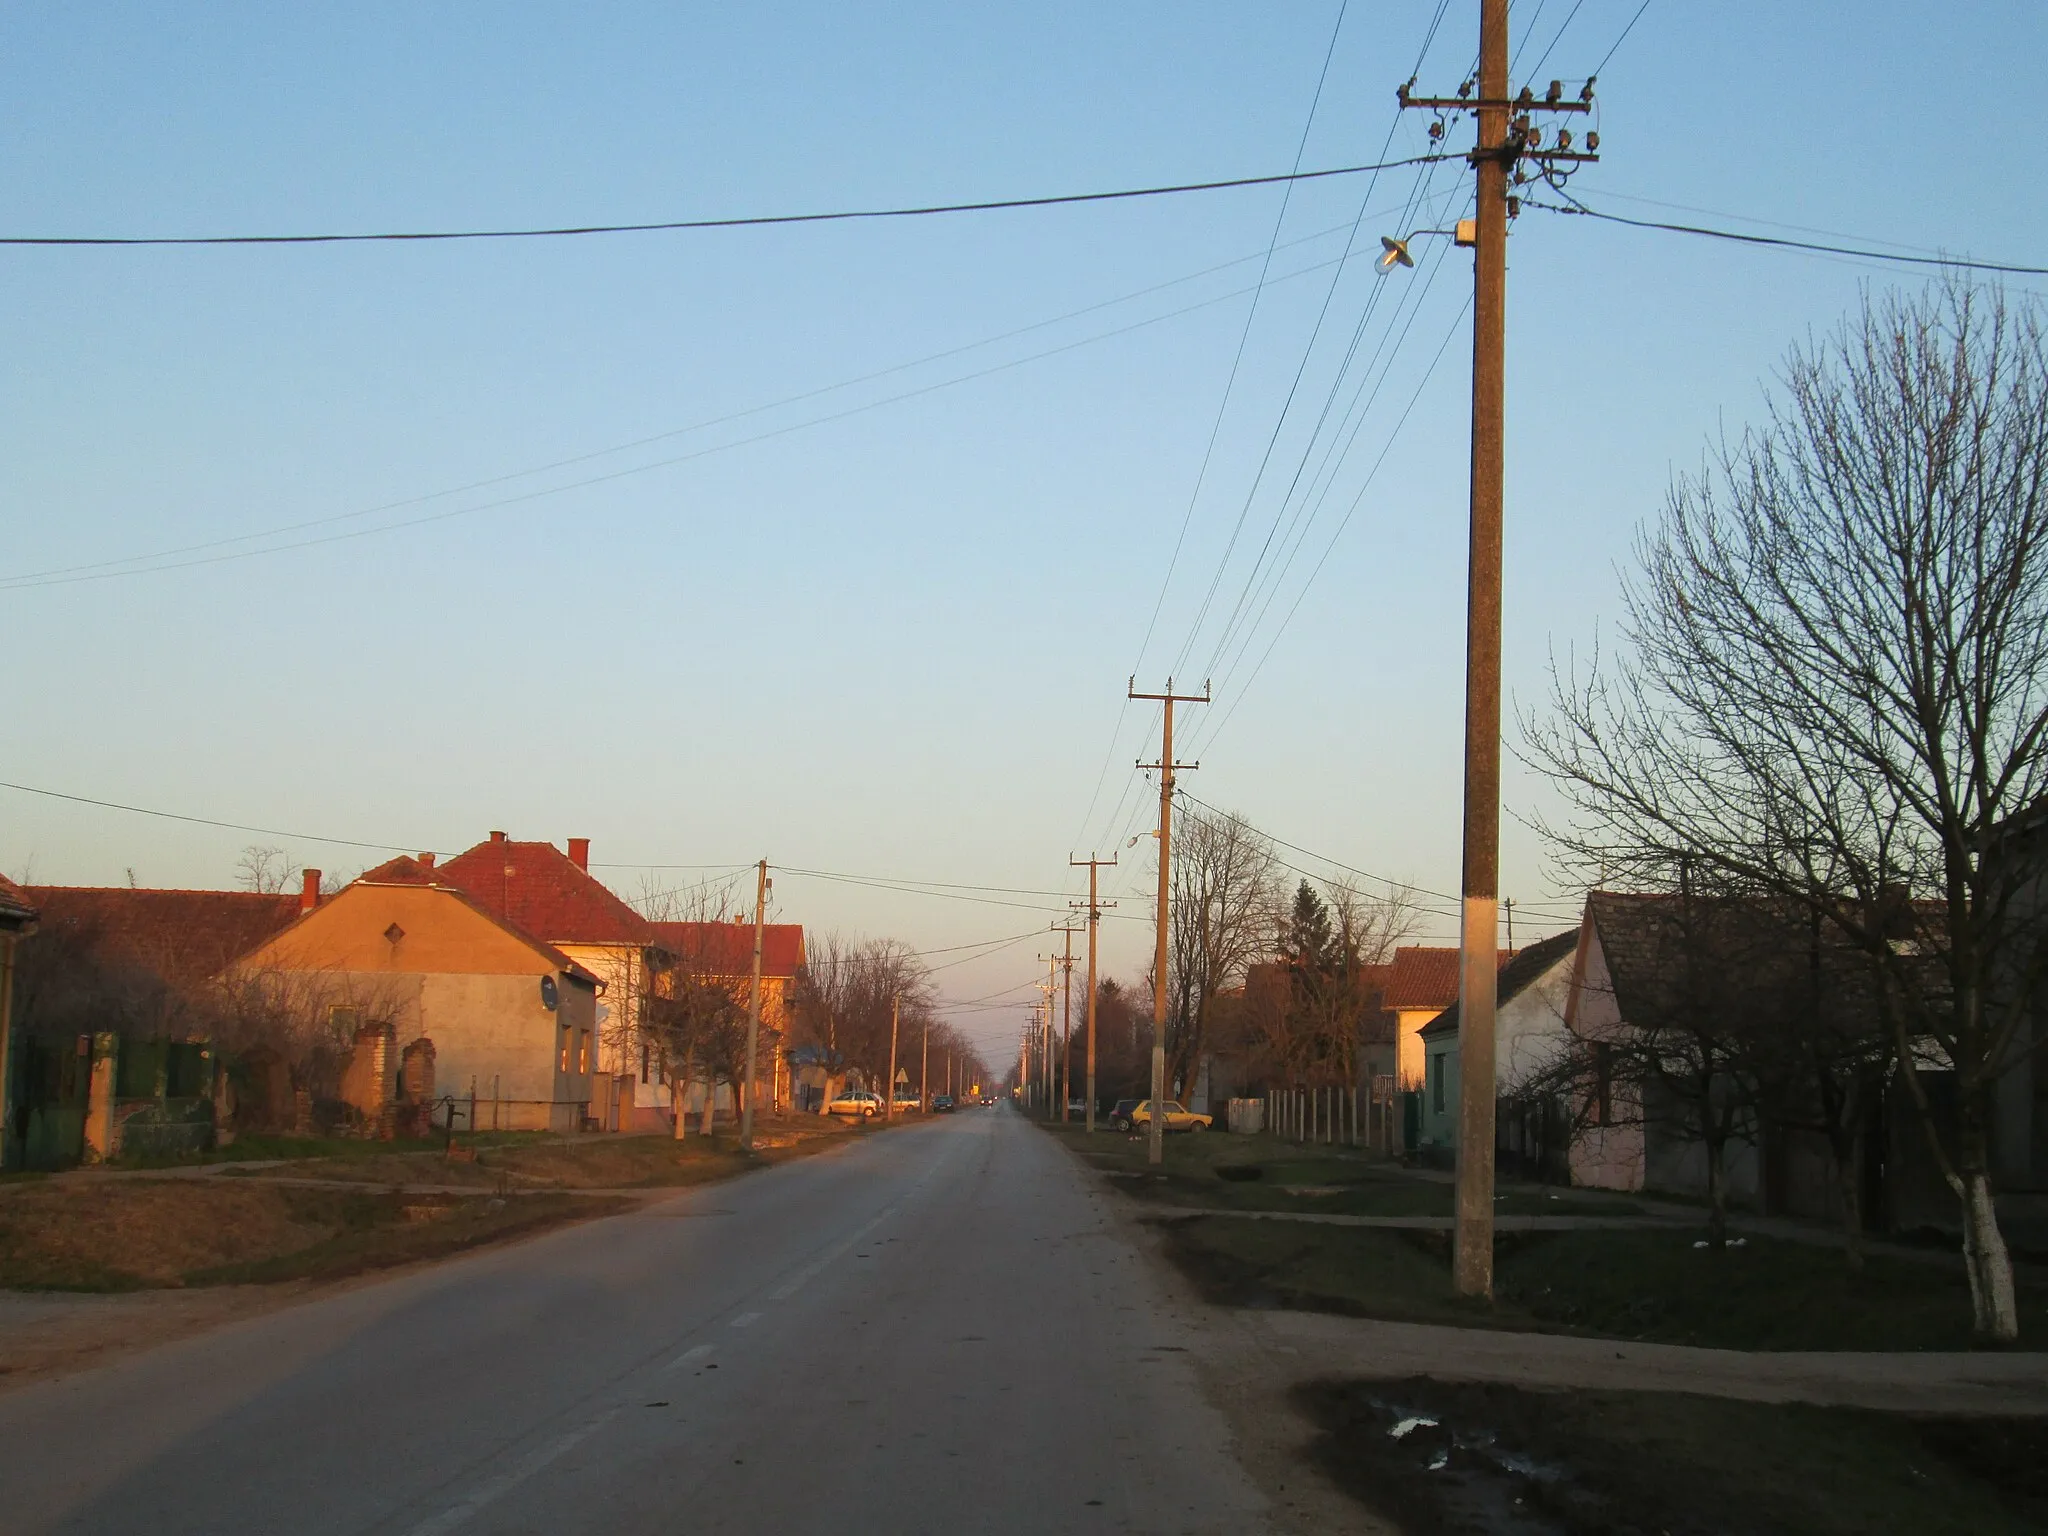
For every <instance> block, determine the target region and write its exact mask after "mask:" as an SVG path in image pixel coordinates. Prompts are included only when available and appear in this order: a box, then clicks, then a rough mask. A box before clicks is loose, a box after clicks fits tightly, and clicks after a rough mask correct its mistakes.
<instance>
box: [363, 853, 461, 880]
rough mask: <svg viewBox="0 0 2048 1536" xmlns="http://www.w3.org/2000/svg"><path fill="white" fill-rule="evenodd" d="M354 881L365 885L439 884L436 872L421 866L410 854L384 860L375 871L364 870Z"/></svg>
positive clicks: (426, 866) (423, 865)
mask: <svg viewBox="0 0 2048 1536" xmlns="http://www.w3.org/2000/svg"><path fill="white" fill-rule="evenodd" d="M356 879H357V880H359V881H361V882H362V883H363V884H365V885H434V884H436V883H439V880H440V877H439V874H438V872H437V871H435V870H434V869H432V868H431V867H429V866H428V865H425V864H422V863H421V862H420V861H419V860H418V859H416V858H414V857H412V856H411V855H410V854H405V853H401V854H400V855H399V856H398V857H397V858H395V859H386V860H385V861H384V862H383V863H382V864H379V865H378V866H377V867H376V868H375V869H366V870H364V871H363V872H362V873H361V874H360V875H357V876H356Z"/></svg>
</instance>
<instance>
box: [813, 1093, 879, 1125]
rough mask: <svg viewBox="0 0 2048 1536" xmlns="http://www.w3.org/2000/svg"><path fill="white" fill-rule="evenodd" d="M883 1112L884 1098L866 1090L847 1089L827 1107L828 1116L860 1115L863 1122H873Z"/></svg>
mask: <svg viewBox="0 0 2048 1536" xmlns="http://www.w3.org/2000/svg"><path fill="white" fill-rule="evenodd" d="M881 1112H882V1096H881V1095H880V1094H878V1093H870V1092H868V1090H867V1089H865V1088H848V1089H845V1090H844V1091H842V1092H841V1093H840V1095H839V1097H838V1098H836V1099H834V1100H833V1101H832V1102H831V1103H829V1104H827V1105H826V1106H825V1113H826V1114H828V1115H859V1116H860V1117H861V1119H863V1120H872V1119H874V1118H875V1116H877V1115H879V1114H880V1113H881Z"/></svg>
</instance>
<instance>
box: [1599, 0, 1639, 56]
mask: <svg viewBox="0 0 2048 1536" xmlns="http://www.w3.org/2000/svg"><path fill="white" fill-rule="evenodd" d="M1649 8H1650V0H1643V3H1642V4H1641V5H1639V6H1637V7H1636V13H1635V15H1633V16H1631V17H1629V19H1628V25H1627V26H1625V27H1623V28H1622V29H1621V36H1619V37H1617V38H1616V39H1615V40H1614V46H1613V47H1612V48H1610V49H1608V50H1607V52H1606V53H1604V54H1602V55H1601V57H1600V62H1599V63H1598V64H1596V65H1594V66H1593V73H1594V74H1596V75H1602V74H1605V73H1606V72H1607V63H1608V60H1610V59H1612V58H1613V57H1614V55H1615V54H1616V53H1617V52H1618V51H1620V48H1621V45H1622V44H1623V43H1625V42H1627V41H1628V35H1629V33H1631V32H1633V31H1635V29H1636V23H1637V22H1639V21H1641V20H1642V19H1643V12H1645V11H1647V10H1648V9H1649Z"/></svg>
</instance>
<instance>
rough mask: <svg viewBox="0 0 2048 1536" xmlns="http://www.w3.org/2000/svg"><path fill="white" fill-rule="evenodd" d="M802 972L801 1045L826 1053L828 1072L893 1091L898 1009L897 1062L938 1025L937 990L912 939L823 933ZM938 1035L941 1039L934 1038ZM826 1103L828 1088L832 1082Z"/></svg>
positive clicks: (904, 1060)
mask: <svg viewBox="0 0 2048 1536" xmlns="http://www.w3.org/2000/svg"><path fill="white" fill-rule="evenodd" d="M808 947H809V954H808V955H807V957H806V959H805V964H804V969H803V971H802V972H801V973H800V974H799V976H798V977H797V994H796V995H797V1010H796V1012H797V1017H798V1019H799V1020H800V1021H801V1029H802V1031H803V1033H804V1035H805V1037H806V1038H805V1041H804V1043H806V1044H810V1045H814V1046H818V1047H821V1048H822V1049H823V1050H824V1052H825V1053H826V1054H827V1058H828V1064H827V1068H826V1071H827V1074H828V1076H829V1077H832V1078H835V1079H836V1078H838V1077H840V1076H850V1077H853V1078H856V1079H858V1080H859V1081H860V1082H861V1083H863V1084H865V1085H867V1086H869V1087H873V1088H875V1089H877V1091H880V1092H884V1093H887V1094H890V1095H893V1094H894V1092H895V1085H894V1084H893V1083H889V1081H888V1078H889V1028H890V1014H891V1009H892V1007H894V1008H895V1009H896V1010H897V1013H898V1016H899V1017H898V1031H899V1036H900V1038H899V1042H898V1044H899V1050H898V1053H897V1055H898V1064H899V1066H901V1065H904V1064H906V1063H907V1062H908V1061H909V1057H908V1056H907V1055H905V1054H904V1050H903V1047H904V1046H905V1045H906V1044H907V1043H909V1042H915V1041H917V1040H918V1039H919V1037H920V1034H921V1032H922V1031H923V1030H924V1029H925V1028H926V1027H927V1025H928V1024H930V1025H931V1026H932V1027H934V1028H935V1029H936V1028H937V1027H938V1025H937V994H936V992H935V991H934V989H933V987H932V984H931V979H930V976H929V975H928V974H927V972H926V971H925V968H924V964H923V962H922V961H920V960H919V959H918V957H917V955H916V953H915V951H913V950H912V949H911V948H910V946H909V945H908V944H905V943H903V942H902V941H901V940H898V939H853V938H848V937H846V936H844V935H842V934H837V933H829V934H824V935H822V936H820V937H818V938H817V939H815V940H814V941H812V943H811V944H810V945H809V946H808ZM935 1038H940V1037H939V1036H935ZM826 1099H827V1102H828V1103H829V1102H830V1099H831V1092H830V1089H829V1087H828V1091H827V1094H826Z"/></svg>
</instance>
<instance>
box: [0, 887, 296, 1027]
mask: <svg viewBox="0 0 2048 1536" xmlns="http://www.w3.org/2000/svg"><path fill="white" fill-rule="evenodd" d="M29 894H30V898H31V899H32V900H33V901H34V902H35V904H36V905H37V906H38V907H40V908H41V909H42V914H43V915H42V931H43V933H44V935H45V936H46V937H47V938H48V939H49V940H50V941H51V943H52V944H53V945H64V946H67V947H71V948H75V949H77V950H79V951H81V952H83V953H87V954H89V955H90V956H91V957H92V958H93V960H94V961H95V962H96V963H97V964H98V965H99V966H100V967H102V968H104V969H108V970H112V971H117V972H121V973H125V975H126V976H127V977H128V978H129V979H131V980H134V981H138V982H139V981H143V980H145V979H146V980H151V981H154V982H156V983H160V984H161V985H162V986H164V987H166V988H168V989H170V990H172V991H175V992H187V993H189V992H190V991H192V990H193V989H196V988H200V987H203V986H205V985H206V984H207V983H208V982H210V981H211V980H212V979H213V978H214V977H216V976H218V975H219V974H220V973H221V972H222V971H223V970H225V969H226V968H227V965H228V963H229V962H230V961H232V960H234V959H236V958H237V957H239V956H241V955H244V954H247V953H248V952H249V951H250V950H251V949H254V948H255V947H256V946H257V945H258V944H260V943H262V942H263V941H264V940H265V939H267V938H269V937H270V936H271V935H272V934H275V933H277V932H278V931H279V930H280V929H282V928H284V927H285V926H286V925H288V924H290V923H292V922H294V921H296V920H297V918H298V916H299V914H300V913H302V912H306V911H310V910H311V909H312V908H313V907H314V906H315V905H317V904H318V903H319V900H320V871H319V870H317V869H309V870H306V871H305V872H304V876H303V879H302V883H301V888H300V889H299V890H297V891H295V892H288V893H281V894H272V893H268V892H255V891H180V890H148V889H138V888H136V887H133V886H77V885H40V886H35V887H33V888H32V890H31V891H30V893H29ZM101 1027H102V1028H105V1027H107V1026H106V1025H102V1026H101Z"/></svg>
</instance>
